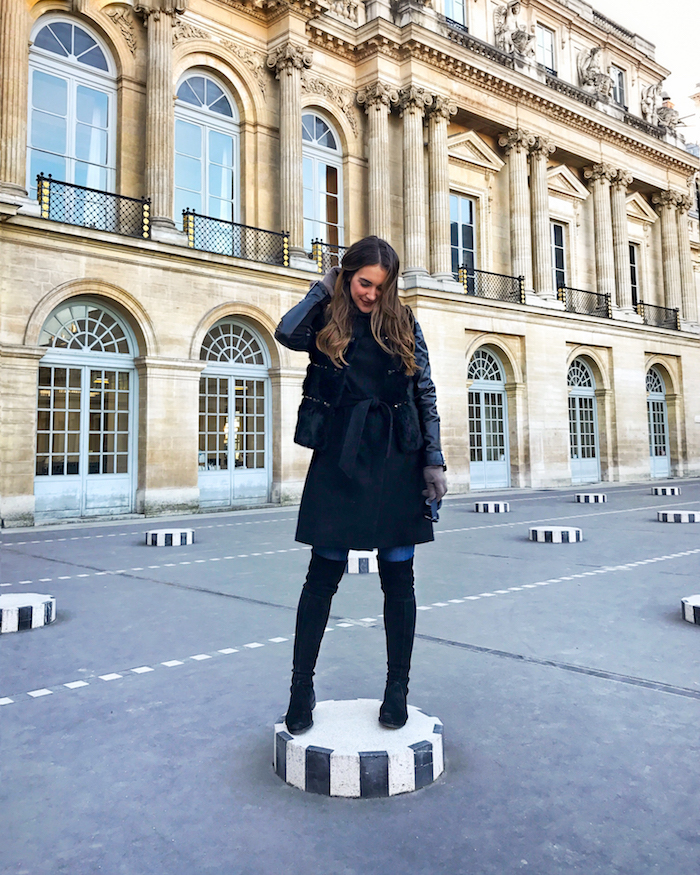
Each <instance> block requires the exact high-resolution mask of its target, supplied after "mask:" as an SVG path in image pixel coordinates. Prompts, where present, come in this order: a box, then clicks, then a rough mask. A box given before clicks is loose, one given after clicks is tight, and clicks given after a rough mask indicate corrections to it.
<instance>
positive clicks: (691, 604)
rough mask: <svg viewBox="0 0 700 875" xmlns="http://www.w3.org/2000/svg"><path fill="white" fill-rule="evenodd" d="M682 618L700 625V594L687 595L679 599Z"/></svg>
mask: <svg viewBox="0 0 700 875" xmlns="http://www.w3.org/2000/svg"><path fill="white" fill-rule="evenodd" d="M681 613H682V614H683V619H684V620H687V621H688V622H689V623H695V625H696V626H700V595H689V596H687V598H684V599H681Z"/></svg>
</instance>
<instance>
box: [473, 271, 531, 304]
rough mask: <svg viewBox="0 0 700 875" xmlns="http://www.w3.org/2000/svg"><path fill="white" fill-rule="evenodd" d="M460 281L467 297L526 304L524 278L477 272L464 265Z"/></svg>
mask: <svg viewBox="0 0 700 875" xmlns="http://www.w3.org/2000/svg"><path fill="white" fill-rule="evenodd" d="M459 281H460V282H461V283H462V286H463V287H464V292H465V294H467V295H475V296H476V297H477V298H490V299H491V300H493V301H510V302H511V303H513V304H524V303H525V277H523V276H509V275H508V274H504V273H491V271H488V270H475V269H474V268H472V267H467V266H464V265H463V266H462V267H460V269H459Z"/></svg>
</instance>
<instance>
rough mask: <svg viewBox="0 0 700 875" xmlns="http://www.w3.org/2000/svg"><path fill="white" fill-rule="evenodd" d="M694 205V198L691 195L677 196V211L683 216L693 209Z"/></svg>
mask: <svg viewBox="0 0 700 875" xmlns="http://www.w3.org/2000/svg"><path fill="white" fill-rule="evenodd" d="M693 204H694V201H693V198H692V197H691V196H690V195H689V194H678V195H677V196H676V209H677V210H678V212H679V213H680V214H681V215H683V213H687V212H688V210H690V209H692V207H693Z"/></svg>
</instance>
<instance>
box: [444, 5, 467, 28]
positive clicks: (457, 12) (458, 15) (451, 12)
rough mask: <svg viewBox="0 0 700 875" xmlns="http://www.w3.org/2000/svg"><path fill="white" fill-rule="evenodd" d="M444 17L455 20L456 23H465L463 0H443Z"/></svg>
mask: <svg viewBox="0 0 700 875" xmlns="http://www.w3.org/2000/svg"><path fill="white" fill-rule="evenodd" d="M445 18H449V19H450V20H451V21H456V22H457V24H462V25H464V24H466V23H467V17H466V13H465V9H464V0H445Z"/></svg>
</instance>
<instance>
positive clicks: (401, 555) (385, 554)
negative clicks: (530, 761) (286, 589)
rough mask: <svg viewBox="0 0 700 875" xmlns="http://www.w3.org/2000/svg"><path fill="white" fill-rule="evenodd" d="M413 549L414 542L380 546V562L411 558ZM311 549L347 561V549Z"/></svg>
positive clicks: (325, 555)
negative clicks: (398, 545)
mask: <svg viewBox="0 0 700 875" xmlns="http://www.w3.org/2000/svg"><path fill="white" fill-rule="evenodd" d="M415 549H416V548H415V545H414V544H407V545H406V546H405V547H380V549H379V551H378V552H379V558H380V559H381V560H382V562H405V561H406V560H407V559H413V553H414V551H415ZM313 550H314V553H317V554H318V555H319V556H322V557H323V558H324V559H331V560H333V561H334V562H347V558H348V551H347V550H338V549H333V548H332V547H314V548H313Z"/></svg>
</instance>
